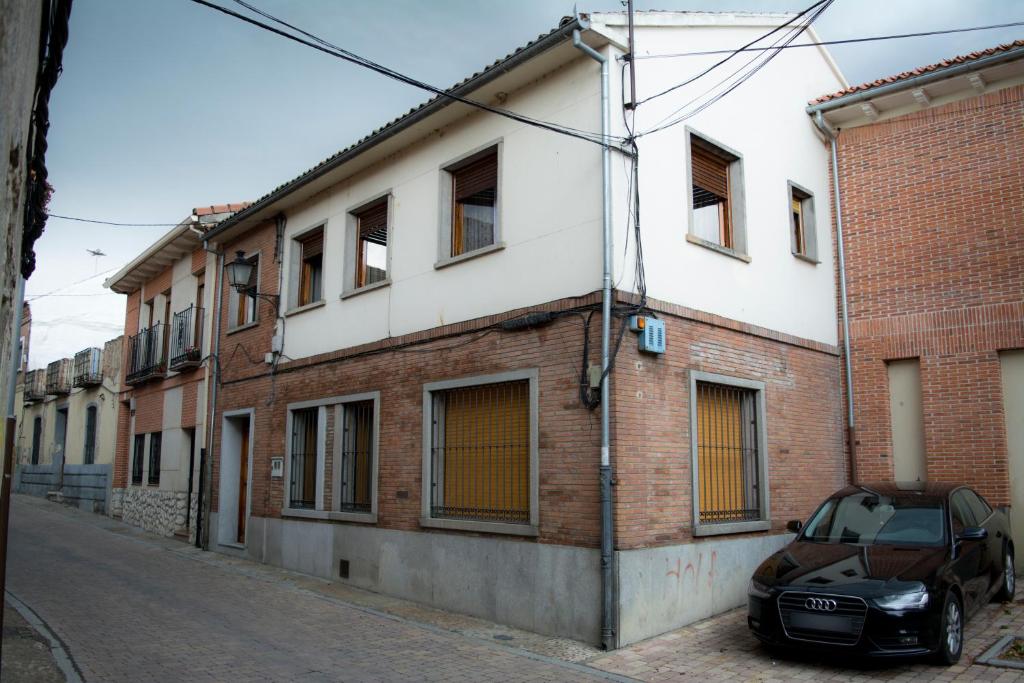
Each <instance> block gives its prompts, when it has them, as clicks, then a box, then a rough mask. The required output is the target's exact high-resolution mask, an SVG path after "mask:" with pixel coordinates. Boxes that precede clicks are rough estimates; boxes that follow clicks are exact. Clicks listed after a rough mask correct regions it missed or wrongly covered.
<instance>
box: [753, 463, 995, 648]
mask: <svg viewBox="0 0 1024 683" xmlns="http://www.w3.org/2000/svg"><path fill="white" fill-rule="evenodd" d="M788 526H789V529H790V531H794V532H797V537H796V539H794V540H793V542H792V543H790V544H789V545H787V546H786V547H785V548H783V549H782V550H780V551H779V552H777V553H775V554H774V555H772V556H771V557H769V558H768V559H767V560H765V561H764V562H763V563H762V564H761V566H760V567H758V568H757V571H756V572H754V576H753V578H752V579H751V581H750V586H749V589H748V591H747V592H748V603H749V615H748V617H747V624H748V625H749V626H750V629H751V630H752V631H753V633H754V635H756V636H757V637H758V638H759V639H761V640H762V641H764V642H765V643H768V644H770V645H779V646H792V647H806V648H814V649H821V648H822V647H828V648H835V649H839V650H845V651H848V652H856V653H858V654H868V655H922V654H933V655H935V656H936V657H937V658H938V659H939V660H940V661H941V662H944V663H946V664H953V663H955V662H956V661H958V660H959V659H960V653H961V651H962V649H963V634H964V621H965V619H966V618H967V617H968V616H970V615H972V614H973V613H974V612H975V611H977V610H978V609H979V608H980V607H982V606H983V605H984V604H985V603H986V602H988V601H989V600H990V599H992V598H993V597H995V598H997V599H999V600H1004V601H1007V600H1012V599H1013V591H1014V583H1015V580H1014V573H1013V541H1012V539H1011V537H1010V523H1009V520H1008V519H1007V517H1006V515H1005V514H1004V513H1003V512H1002V511H1000V510H994V509H993V508H992V506H990V505H989V504H988V503H987V502H986V501H985V499H984V498H982V497H981V496H979V495H978V494H977V493H975V492H974V491H972V490H971V489H969V488H966V487H964V486H954V485H948V484H920V483H917V484H893V483H885V484H875V485H861V486H850V487H847V488H845V489H843V490H841V491H839V492H837V493H835V494H833V495H832V496H831V497H829V498H828V500H826V501H825V502H824V503H823V504H822V505H821V507H819V508H818V510H817V511H816V512H815V513H814V515H812V516H811V519H810V521H809V522H807V525H806V526H804V525H802V524H801V523H800V522H799V521H793V522H790V523H789V525H788Z"/></svg>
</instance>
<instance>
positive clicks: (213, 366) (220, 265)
mask: <svg viewBox="0 0 1024 683" xmlns="http://www.w3.org/2000/svg"><path fill="white" fill-rule="evenodd" d="M204 247H205V248H206V251H209V252H212V253H214V254H216V256H217V267H216V271H215V272H214V274H213V278H214V281H213V292H214V295H213V304H214V305H213V336H212V337H211V338H210V355H209V358H207V375H206V376H207V377H208V380H207V381H208V382H209V383H210V394H209V395H210V403H209V405H208V406H207V408H206V419H207V422H208V424H207V437H206V462H204V463H203V470H204V471H203V490H202V491H201V494H202V496H203V524H202V526H203V528H202V529H196V534H197V535H198V534H200V532H202V548H203V550H209V549H210V512H211V511H212V509H213V505H212V502H213V429H214V426H215V425H216V423H217V420H216V417H217V385H218V384H219V383H220V375H219V372H218V371H219V370H220V356H219V355H218V354H219V353H220V300H221V296H220V289H221V284H220V279H221V273H222V272H223V270H224V254H223V252H221V251H219V250H213V249H210V247H209V245H208V244H204Z"/></svg>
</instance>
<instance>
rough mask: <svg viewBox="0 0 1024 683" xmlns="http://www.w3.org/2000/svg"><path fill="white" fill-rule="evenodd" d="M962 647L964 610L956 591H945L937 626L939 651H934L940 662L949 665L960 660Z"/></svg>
mask: <svg viewBox="0 0 1024 683" xmlns="http://www.w3.org/2000/svg"><path fill="white" fill-rule="evenodd" d="M963 649H964V610H963V605H962V604H961V602H960V598H958V597H957V595H956V593H954V592H953V591H949V592H948V593H946V600H945V602H944V603H943V605H942V621H941V626H940V627H939V651H938V652H937V653H936V655H937V658H938V660H939V663H940V664H945V665H947V666H951V665H953V664H956V663H957V662H959V661H960V653H962V652H963Z"/></svg>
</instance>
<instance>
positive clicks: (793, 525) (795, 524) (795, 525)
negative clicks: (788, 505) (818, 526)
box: [786, 519, 804, 534]
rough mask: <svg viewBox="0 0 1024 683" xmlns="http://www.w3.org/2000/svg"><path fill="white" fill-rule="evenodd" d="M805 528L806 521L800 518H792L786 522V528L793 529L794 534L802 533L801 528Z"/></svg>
mask: <svg viewBox="0 0 1024 683" xmlns="http://www.w3.org/2000/svg"><path fill="white" fill-rule="evenodd" d="M803 528H804V523H803V522H801V521H800V520H799V519H791V520H789V521H788V522H786V530H787V531H792V532H793V533H794V534H798V533H800V530H801V529H803Z"/></svg>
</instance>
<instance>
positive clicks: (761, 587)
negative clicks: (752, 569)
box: [747, 579, 772, 600]
mask: <svg viewBox="0 0 1024 683" xmlns="http://www.w3.org/2000/svg"><path fill="white" fill-rule="evenodd" d="M769 590H770V589H769V588H768V586H766V585H765V584H763V583H761V582H760V581H758V580H757V579H750V584H748V585H747V595H752V596H754V597H755V598H761V599H762V600H764V599H767V598H770V597H772V594H771V593H770V592H769Z"/></svg>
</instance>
